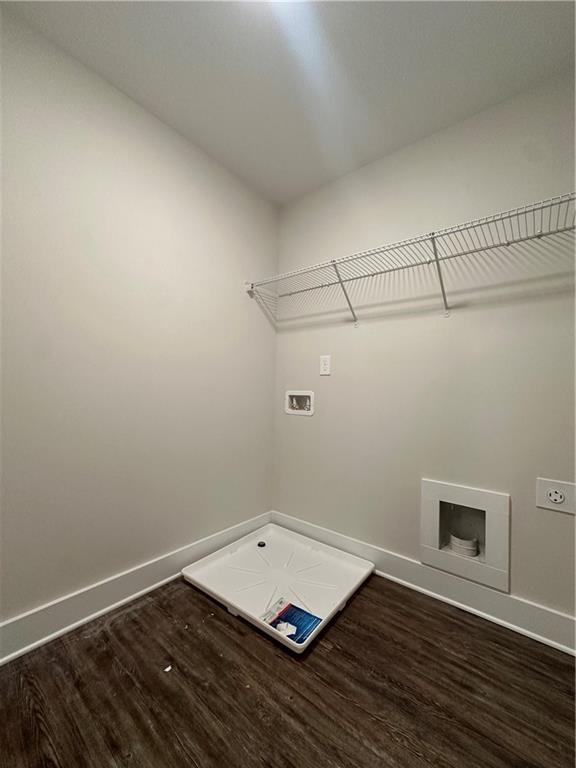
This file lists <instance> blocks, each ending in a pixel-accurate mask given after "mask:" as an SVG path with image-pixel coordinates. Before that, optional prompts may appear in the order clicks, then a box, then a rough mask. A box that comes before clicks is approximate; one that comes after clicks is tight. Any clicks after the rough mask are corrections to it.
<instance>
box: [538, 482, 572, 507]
mask: <svg viewBox="0 0 576 768" xmlns="http://www.w3.org/2000/svg"><path fill="white" fill-rule="evenodd" d="M574 487H575V486H574V483H567V482H564V481H562V480H551V479H550V478H547V477H539V478H538V479H537V480H536V506H537V507H540V508H541V509H554V510H555V511H556V512H568V513H569V514H571V515H574V514H576V508H575V503H574V496H575V494H574Z"/></svg>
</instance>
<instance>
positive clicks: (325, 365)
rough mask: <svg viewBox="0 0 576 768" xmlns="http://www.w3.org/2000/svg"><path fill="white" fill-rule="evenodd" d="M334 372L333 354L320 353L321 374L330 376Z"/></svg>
mask: <svg viewBox="0 0 576 768" xmlns="http://www.w3.org/2000/svg"><path fill="white" fill-rule="evenodd" d="M331 372H332V355H320V376H330V374H331Z"/></svg>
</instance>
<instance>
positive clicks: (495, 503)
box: [420, 479, 510, 592]
mask: <svg viewBox="0 0 576 768" xmlns="http://www.w3.org/2000/svg"><path fill="white" fill-rule="evenodd" d="M467 543H468V546H467ZM420 560H421V561H422V563H424V564H425V565H431V566H433V567H434V568H439V569H440V570H442V571H448V573H453V574H455V575H456V576H461V577H462V578H464V579H469V580H470V581H476V582H478V583H479V584H484V585H485V586H487V587H492V588H493V589H499V590H501V591H502V592H508V590H509V560H510V496H509V495H508V494H507V493H499V492H497V491H486V490H483V489H481V488H469V487H468V486H466V485H454V484H452V483H442V482H439V481H437V480H426V479H424V480H422V499H421V525H420Z"/></svg>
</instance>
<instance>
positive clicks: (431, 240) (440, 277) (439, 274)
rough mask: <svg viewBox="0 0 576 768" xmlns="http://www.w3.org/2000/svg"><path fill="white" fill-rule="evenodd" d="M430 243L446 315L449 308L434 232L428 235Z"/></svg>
mask: <svg viewBox="0 0 576 768" xmlns="http://www.w3.org/2000/svg"><path fill="white" fill-rule="evenodd" d="M430 242H431V243H432V253H433V254H434V261H435V262H436V269H437V271H438V282H439V283H440V290H441V291H442V301H443V302H444V311H445V312H446V314H448V313H449V312H450V307H449V306H448V300H447V299H446V288H445V287H444V278H443V277H442V267H441V266H440V259H439V258H438V249H437V248H436V238H435V237H434V232H432V233H431V234H430Z"/></svg>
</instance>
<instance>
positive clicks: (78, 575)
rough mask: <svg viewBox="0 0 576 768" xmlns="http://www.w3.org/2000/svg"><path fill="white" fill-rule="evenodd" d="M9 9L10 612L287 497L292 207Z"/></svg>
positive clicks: (6, 421)
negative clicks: (282, 457)
mask: <svg viewBox="0 0 576 768" xmlns="http://www.w3.org/2000/svg"><path fill="white" fill-rule="evenodd" d="M3 21H4V24H3V35H2V66H3V71H2V85H3V93H2V120H3V123H2V130H3V136H2V139H3V148H2V149H3V167H2V194H3V211H2V214H3V240H2V246H3V338H2V342H3V403H2V405H3V425H2V426H3V474H4V476H3V489H2V490H3V499H2V502H3V520H2V557H3V560H2V578H1V586H2V601H1V602H2V606H1V608H2V616H3V617H4V618H6V617H9V616H12V615H14V614H16V613H18V612H20V611H24V610H26V609H29V608H32V607H34V606H36V605H38V604H41V603H43V602H44V601H47V600H51V599H53V598H56V597H58V596H60V595H62V594H64V593H67V592H69V591H71V590H75V589H77V588H80V587H82V586H84V585H87V584H90V583H92V582H94V581H95V580H97V579H100V578H104V577H107V576H110V575H112V574H113V573H115V572H117V571H119V570H123V569H125V568H128V567H130V566H132V565H135V564H137V563H139V562H141V561H143V560H145V559H148V558H151V557H154V556H157V555H160V554H163V553H164V552H166V551H168V550H171V549H174V548H176V547H180V546H182V545H184V544H186V543H188V542H190V541H193V540H195V539H197V538H199V537H201V536H203V535H206V534H208V533H210V532H212V531H216V530H219V529H221V528H224V527H225V526H227V525H230V524H232V523H234V522H237V521H240V520H244V519H246V518H248V517H251V516H253V515H256V514H258V513H260V512H264V511H266V510H268V509H269V508H270V506H271V484H270V477H271V458H270V457H271V444H272V429H271V418H270V409H271V404H272V393H273V367H274V336H273V333H272V331H271V329H270V327H269V326H268V324H266V323H265V322H262V318H261V316H260V315H259V313H258V310H257V308H256V307H255V306H254V305H253V304H252V303H251V302H250V301H248V300H247V299H246V296H245V294H244V292H243V281H244V280H245V279H247V278H248V277H249V276H250V275H254V274H263V273H264V274H267V273H270V272H273V271H274V269H275V256H276V241H275V238H276V224H277V217H276V212H275V211H274V209H273V208H272V207H271V206H270V205H269V204H267V203H265V202H263V201H262V200H261V199H259V198H258V197H257V196H256V195H254V194H253V193H252V192H251V191H250V190H248V189H247V188H246V187H245V186H244V185H243V184H242V183H240V182H239V181H238V180H237V179H236V178H235V177H233V176H231V175H230V174H229V173H228V172H227V171H225V170H224V169H222V168H221V167H220V166H218V165H217V164H215V163H214V162H213V161H211V160H210V159H208V158H207V157H206V156H205V155H204V154H202V153H201V152H200V151H197V150H196V149H195V148H194V147H192V146H191V145H190V144H189V143H187V142H186V141H184V140H183V139H181V138H180V137H179V136H178V135H176V134H175V133H174V132H173V131H171V130H170V129H168V128H167V127H166V126H164V125H163V124H162V123H160V122H159V121H158V120H156V119H155V118H153V117H152V116H151V115H150V114H148V113H147V112H145V111H144V110H143V109H141V108H140V107H139V106H137V105H136V104H135V103H134V102H132V101H130V100H129V99H127V98H126V97H125V96H123V95H122V94H121V93H119V92H118V91H117V90H115V89H114V88H112V87H111V86H109V85H108V84H107V83H105V82H104V81H102V80H101V79H99V78H98V77H96V76H95V75H94V74H92V73H91V72H89V71H88V70H86V69H85V68H84V67H82V66H81V65H79V64H78V63H77V62H75V61H74V60H72V59H71V58H69V57H68V56H66V55H64V54H63V53H62V52H60V51H58V50H57V49H55V48H54V47H52V46H51V45H50V44H49V43H48V42H46V41H45V40H44V39H42V38H40V37H38V36H37V35H35V34H34V33H32V32H31V31H30V30H28V29H26V28H25V27H22V26H20V24H19V23H18V22H16V21H15V20H13V19H11V18H10V16H9V15H7V14H5V13H3ZM255 404H258V406H259V407H256V406H255Z"/></svg>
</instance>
